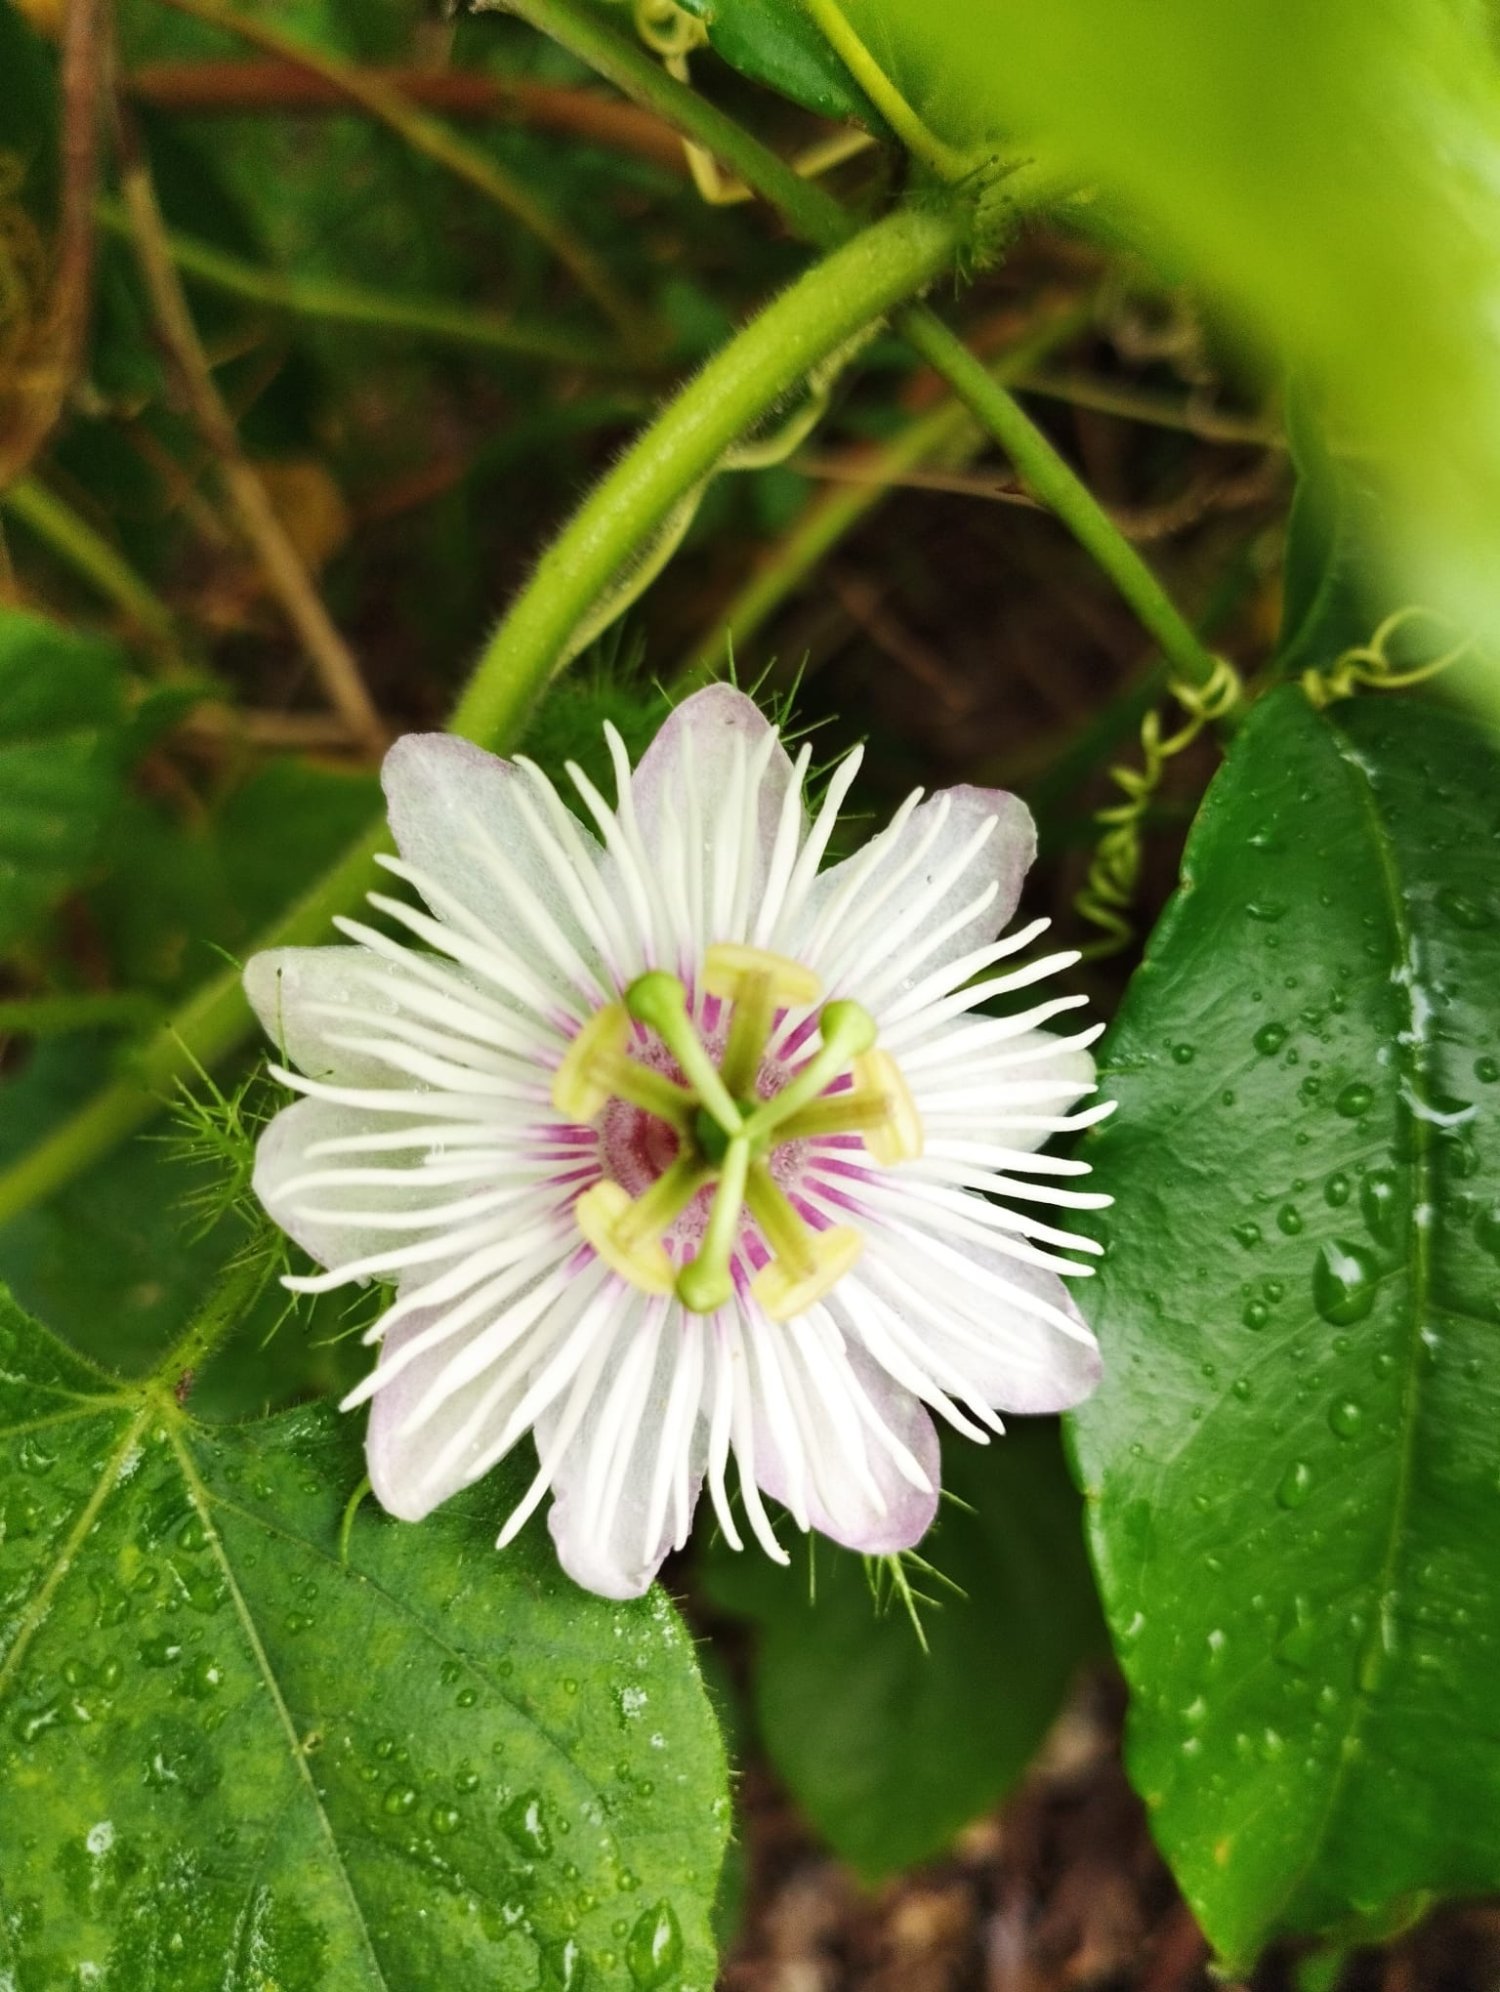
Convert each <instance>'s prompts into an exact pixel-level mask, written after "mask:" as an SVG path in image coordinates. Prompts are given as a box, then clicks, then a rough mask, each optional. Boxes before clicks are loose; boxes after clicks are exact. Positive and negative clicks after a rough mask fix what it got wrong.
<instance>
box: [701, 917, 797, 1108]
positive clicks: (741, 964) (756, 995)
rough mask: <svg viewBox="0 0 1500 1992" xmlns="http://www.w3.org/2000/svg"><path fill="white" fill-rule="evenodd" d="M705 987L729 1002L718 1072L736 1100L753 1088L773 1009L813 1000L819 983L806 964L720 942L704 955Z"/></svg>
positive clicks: (786, 1008)
mask: <svg viewBox="0 0 1500 1992" xmlns="http://www.w3.org/2000/svg"><path fill="white" fill-rule="evenodd" d="M703 987H704V988H705V989H706V990H707V992H708V994H709V995H710V996H720V997H728V998H729V1000H730V1002H731V1003H732V1004H733V1006H734V1007H733V1013H732V1015H731V1018H730V1024H729V1037H728V1041H727V1043H726V1044H725V1046H724V1057H723V1061H722V1063H721V1065H720V1068H719V1069H720V1071H721V1072H722V1073H723V1075H724V1084H725V1085H726V1086H727V1087H728V1088H729V1090H730V1092H731V1093H732V1094H734V1095H735V1097H736V1098H737V1099H739V1098H744V1097H745V1096H746V1095H747V1094H753V1093H754V1091H755V1079H756V1074H757V1073H758V1072H759V1071H760V1062H761V1059H762V1058H763V1057H764V1056H765V1050H766V1045H767V1043H768V1041H769V1039H770V1036H771V1027H772V1025H773V1024H774V1023H775V1021H776V1015H777V1012H778V1011H780V1010H788V1009H791V1008H792V1007H793V1005H797V1006H801V1005H803V1004H810V1003H816V1002H817V1000H818V998H819V997H820V996H821V995H822V993H823V985H822V983H821V982H820V981H819V980H818V978H817V976H816V975H814V973H813V971H812V970H811V969H810V968H804V967H803V966H802V964H801V962H798V961H788V960H787V958H786V956H785V955H779V954H772V953H771V952H770V951H769V949H767V948H751V947H744V946H742V945H741V944H740V943H739V942H738V941H720V942H718V943H717V944H716V945H715V946H713V947H711V948H710V949H709V951H708V953H707V954H706V955H705V956H704V958H703Z"/></svg>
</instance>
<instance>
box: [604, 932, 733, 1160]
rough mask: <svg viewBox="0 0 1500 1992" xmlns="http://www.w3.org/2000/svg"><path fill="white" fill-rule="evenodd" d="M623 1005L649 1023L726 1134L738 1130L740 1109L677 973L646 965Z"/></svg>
mask: <svg viewBox="0 0 1500 1992" xmlns="http://www.w3.org/2000/svg"><path fill="white" fill-rule="evenodd" d="M625 1007H626V1009H627V1010H628V1011H629V1012H630V1014H631V1016H632V1017H634V1018H635V1020H636V1022H637V1023H638V1024H646V1025H649V1027H650V1028H651V1029H652V1030H654V1031H655V1032H656V1035H657V1036H658V1037H659V1038H660V1039H661V1041H662V1043H663V1044H664V1045H665V1046H666V1047H667V1050H668V1051H670V1052H671V1054H672V1056H673V1057H674V1058H675V1059H676V1060H677V1063H678V1064H679V1065H680V1066H681V1067H682V1069H683V1072H684V1073H685V1074H686V1075H687V1080H688V1084H689V1085H690V1086H691V1087H692V1088H693V1089H694V1091H695V1092H696V1093H697V1095H698V1098H699V1100H700V1101H701V1102H702V1104H703V1105H704V1106H705V1107H706V1108H707V1109H708V1111H709V1112H710V1113H711V1114H712V1115H713V1117H714V1119H715V1120H716V1121H717V1122H718V1123H719V1125H720V1127H721V1128H723V1130H724V1132H725V1133H726V1134H727V1135H730V1136H733V1135H736V1134H738V1133H739V1131H740V1126H741V1115H740V1110H739V1108H738V1107H737V1106H736V1105H735V1103H734V1100H733V1098H732V1097H731V1095H730V1092H729V1089H728V1088H727V1087H726V1086H725V1084H724V1081H723V1080H722V1079H721V1078H720V1076H719V1073H718V1069H717V1067H716V1066H715V1065H714V1062H713V1060H712V1059H711V1058H710V1057H709V1055H708V1053H707V1051H706V1050H705V1049H704V1047H703V1041H702V1039H701V1038H700V1037H699V1036H698V1032H697V1030H696V1028H695V1027H694V1024H693V1020H692V1018H691V1017H690V1016H689V1015H688V1009H687V996H686V994H685V993H684V991H683V987H682V984H681V983H680V982H679V981H678V980H677V977H676V976H675V975H668V974H667V973H666V971H665V970H664V969H660V968H652V969H648V970H647V971H646V973H645V974H644V975H638V976H637V977H636V979H635V981H634V982H632V983H631V985H630V987H629V988H628V989H627V990H626V991H625Z"/></svg>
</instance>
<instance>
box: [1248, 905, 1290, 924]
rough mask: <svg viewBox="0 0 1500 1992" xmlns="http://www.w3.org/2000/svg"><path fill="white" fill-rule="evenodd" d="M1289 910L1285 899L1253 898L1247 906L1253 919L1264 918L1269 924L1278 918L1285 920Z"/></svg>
mask: <svg viewBox="0 0 1500 1992" xmlns="http://www.w3.org/2000/svg"><path fill="white" fill-rule="evenodd" d="M1287 910H1288V909H1287V904H1286V901H1285V900H1284V899H1252V900H1251V901H1250V902H1249V904H1248V905H1247V906H1246V908H1245V911H1246V912H1247V913H1248V914H1249V915H1250V918H1251V919H1252V920H1262V921H1265V922H1266V923H1267V924H1268V925H1269V924H1270V923H1272V922H1274V921H1276V920H1284V919H1285V918H1286V915H1287Z"/></svg>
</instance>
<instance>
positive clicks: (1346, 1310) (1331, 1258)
mask: <svg viewBox="0 0 1500 1992" xmlns="http://www.w3.org/2000/svg"><path fill="white" fill-rule="evenodd" d="M1378 1278H1379V1270H1378V1268H1377V1267H1376V1264H1375V1260H1374V1258H1373V1257H1372V1256H1371V1254H1370V1253H1369V1252H1367V1251H1366V1250H1365V1248H1364V1247H1363V1246H1362V1245H1351V1244H1350V1243H1349V1242H1348V1241H1347V1240H1346V1239H1342V1238H1334V1239H1331V1240H1330V1241H1329V1242H1328V1243H1327V1244H1326V1245H1324V1246H1322V1247H1321V1248H1320V1250H1319V1252H1318V1256H1317V1258H1316V1259H1315V1260H1314V1262H1313V1276H1312V1287H1313V1304H1314V1306H1315V1307H1316V1308H1317V1310H1318V1312H1319V1314H1321V1315H1322V1316H1323V1319H1324V1320H1325V1321H1331V1322H1333V1323H1334V1324H1335V1326H1336V1327H1340V1328H1347V1327H1349V1326H1350V1325H1351V1324H1352V1323H1354V1322H1356V1321H1363V1320H1364V1318H1365V1316H1366V1315H1367V1314H1368V1313H1369V1312H1370V1310H1371V1308H1373V1307H1374V1305H1375V1282H1376V1280H1377V1279H1378Z"/></svg>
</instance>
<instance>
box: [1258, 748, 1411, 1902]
mask: <svg viewBox="0 0 1500 1992" xmlns="http://www.w3.org/2000/svg"><path fill="white" fill-rule="evenodd" d="M1325 723H1326V724H1327V727H1328V732H1329V739H1330V744H1331V746H1332V748H1333V751H1334V754H1335V755H1336V756H1337V758H1338V761H1339V763H1340V766H1341V767H1342V768H1343V769H1344V770H1345V771H1346V773H1347V775H1348V777H1349V785H1350V789H1351V792H1352V793H1353V795H1354V797H1355V801H1356V806H1357V808H1358V809H1359V811H1360V813H1361V814H1362V815H1363V816H1364V817H1366V818H1367V819H1368V822H1369V825H1370V841H1371V844H1372V846H1373V848H1374V852H1375V857H1376V862H1377V864H1378V866H1379V870H1380V879H1381V883H1382V885H1383V886H1384V888H1385V894H1386V902H1387V911H1388V913H1389V915H1390V922H1391V931H1392V934H1393V936H1394V939H1395V942H1396V946H1397V950H1398V954H1399V958H1400V962H1401V965H1402V966H1403V967H1404V968H1405V969H1406V970H1407V971H1408V979H1407V981H1406V982H1405V983H1404V984H1403V983H1400V982H1397V983H1396V985H1395V986H1396V987H1397V988H1401V989H1403V990H1404V991H1405V994H1406V1000H1407V1005H1408V1011H1409V1016H1410V1026H1411V1028H1410V1032H1409V1033H1402V1032H1398V1033H1397V1038H1396V1044H1395V1047H1394V1050H1395V1064H1396V1072H1397V1083H1398V1086H1399V1085H1400V1084H1402V1083H1405V1082H1408V1081H1412V1080H1415V1081H1418V1082H1420V1080H1421V1079H1422V1078H1423V1076H1424V1066H1423V1058H1422V1053H1423V1051H1424V1050H1425V1048H1426V1047H1427V1045H1428V1044H1429V1042H1430V1040H1429V1038H1428V1037H1427V1035H1426V1034H1425V1033H1424V1032H1423V1031H1422V1029H1421V1028H1420V1026H1419V1024H1418V1020H1417V1009H1416V1004H1415V1002H1414V1001H1413V1000H1412V997H1413V992H1414V991H1415V989H1416V987H1417V965H1416V954H1415V947H1414V941H1415V936H1414V934H1413V931H1412V927H1411V924H1410V922H1409V920H1408V919H1407V916H1406V903H1405V899H1404V897H1403V895H1402V891H1401V878H1400V874H1399V872H1398V870H1397V868H1396V862H1395V851H1394V845H1393V841H1392V839H1391V837H1390V835H1389V833H1388V831H1387V829H1386V825H1385V823H1384V821H1383V819H1382V817H1381V815H1380V811H1379V809H1378V808H1377V806H1376V802H1375V791H1374V784H1373V782H1372V781H1371V779H1370V775H1369V771H1368V770H1367V769H1366V768H1365V767H1364V766H1363V764H1362V762H1361V761H1360V759H1359V757H1358V755H1357V754H1356V753H1355V752H1354V751H1352V743H1351V747H1350V751H1347V752H1346V751H1345V744H1344V741H1345V736H1344V735H1343V733H1342V731H1341V729H1340V728H1339V726H1338V725H1337V723H1336V722H1335V721H1333V720H1327V721H1326V722H1325ZM1432 1168H1433V1152H1432V1130H1431V1128H1430V1127H1429V1126H1428V1124H1427V1122H1426V1121H1424V1120H1423V1119H1422V1118H1421V1116H1420V1115H1417V1114H1414V1115H1413V1116H1412V1162H1411V1174H1412V1197H1411V1213H1412V1215H1411V1221H1410V1223H1409V1225H1408V1233H1409V1238H1410V1257H1409V1261H1408V1263H1409V1266H1410V1279H1411V1289H1412V1304H1411V1314H1410V1346H1409V1348H1408V1351H1407V1367H1406V1375H1405V1377H1404V1379H1403V1383H1402V1395H1401V1412H1402V1420H1401V1438H1400V1449H1399V1453H1398V1456H1397V1462H1396V1484H1395V1492H1394V1496H1393V1499H1392V1502H1391V1518H1390V1528H1389V1532H1388V1534H1387V1537H1386V1544H1385V1552H1384V1555H1383V1556H1382V1559H1381V1564H1380V1571H1379V1575H1378V1578H1377V1584H1376V1608H1375V1610H1374V1612H1373V1613H1372V1615H1371V1625H1370V1634H1369V1637H1368V1639H1366V1641H1365V1642H1364V1644H1363V1645H1362V1647H1361V1649H1360V1655H1359V1663H1358V1668H1357V1671H1356V1674H1355V1688H1354V1694H1353V1696H1352V1697H1351V1701H1350V1717H1349V1720H1348V1722H1347V1723H1346V1724H1345V1726H1344V1732H1343V1739H1342V1743H1341V1746H1340V1749H1339V1754H1338V1761H1337V1763H1336V1765H1335V1767H1334V1772H1333V1776H1332V1778H1331V1779H1330V1780H1329V1785H1328V1795H1327V1798H1326V1800H1325V1802H1324V1806H1323V1812H1322V1816H1321V1818H1320V1819H1319V1820H1318V1822H1317V1826H1316V1828H1315V1829H1314V1832H1313V1835H1312V1839H1311V1842H1310V1844H1309V1847H1308V1851H1307V1854H1306V1857H1305V1858H1304V1860H1303V1861H1302V1863H1301V1865H1300V1866H1299V1867H1298V1868H1297V1870H1296V1872H1295V1873H1294V1874H1293V1875H1292V1877H1291V1879H1290V1880H1289V1882H1288V1883H1287V1886H1286V1887H1285V1888H1284V1889H1283V1890H1282V1892H1281V1895H1280V1896H1279V1898H1278V1900H1277V1902H1276V1904H1275V1906H1274V1908H1273V1910H1272V1911H1271V1913H1270V1915H1269V1916H1268V1918H1267V1919H1266V1921H1267V1926H1268V1927H1272V1926H1274V1925H1276V1924H1278V1923H1280V1922H1281V1921H1282V1920H1283V1919H1284V1917H1285V1914H1286V1912H1287V1910H1288V1908H1289V1907H1290V1905H1291V1904H1292V1903H1293V1902H1295V1900H1296V1899H1297V1897H1298V1895H1299V1894H1300V1893H1301V1891H1302V1888H1303V1887H1304V1885H1305V1884H1306V1881H1307V1879H1308V1876H1309V1875H1310V1874H1311V1873H1312V1871H1313V1869H1314V1868H1315V1867H1316V1865H1317V1863H1318V1861H1319V1859H1320V1858H1321V1856H1322V1853H1323V1849H1324V1847H1325V1846H1326V1844H1327V1841H1328V1838H1329V1834H1330V1832H1331V1829H1332V1826H1333V1821H1334V1818H1335V1816H1336V1814H1337V1812H1338V1809H1339V1807H1340V1805H1341V1803H1342V1802H1343V1798H1344V1793H1345V1789H1346V1787H1347V1785H1348V1781H1349V1775H1350V1771H1351V1768H1352V1766H1353V1765H1354V1763H1355V1761H1356V1759H1357V1757H1358V1755H1359V1744H1360V1741H1361V1733H1362V1731H1363V1729H1364V1726H1365V1723H1366V1721H1367V1720H1368V1719H1369V1716H1370V1713H1371V1711H1372V1709H1373V1707H1374V1705H1375V1702H1376V1699H1377V1695H1378V1691H1379V1687H1380V1681H1379V1677H1378V1676H1377V1678H1376V1679H1375V1681H1374V1682H1373V1684H1372V1686H1371V1687H1369V1688H1366V1687H1364V1686H1363V1685H1362V1683H1363V1681H1364V1680H1365V1678H1366V1676H1367V1674H1368V1672H1369V1670H1370V1666H1371V1662H1372V1661H1373V1660H1375V1659H1376V1657H1377V1655H1378V1654H1379V1652H1380V1650H1381V1649H1382V1648H1383V1646H1384V1632H1385V1626H1386V1623H1387V1618H1388V1615H1389V1613H1390V1610H1391V1608H1392V1606H1393V1603H1394V1598H1395V1589H1394V1586H1395V1583H1396V1572H1397V1566H1398V1564H1399V1561H1400V1557H1401V1548H1402V1539H1403V1537H1404V1535H1405V1532H1406V1524H1407V1518H1408V1511H1409V1508H1410V1504H1411V1489H1412V1475H1413V1469H1414V1464H1415V1455H1416V1431H1417V1414H1418V1400H1419V1398H1420V1395H1421V1359H1422V1346H1421V1328H1422V1323H1423V1320H1424V1319H1425V1316H1426V1307H1427V1301H1428V1297H1429V1292H1430V1288H1431V1274H1432V1266H1431V1252H1432V1246H1431V1231H1430V1228H1429V1229H1426V1230H1424V1228H1423V1226H1422V1225H1421V1224H1419V1223H1418V1222H1417V1212H1418V1211H1419V1210H1420V1209H1421V1208H1422V1206H1423V1205H1424V1204H1426V1203H1428V1202H1429V1194H1428V1193H1429V1192H1430V1190H1431V1187H1432Z"/></svg>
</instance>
